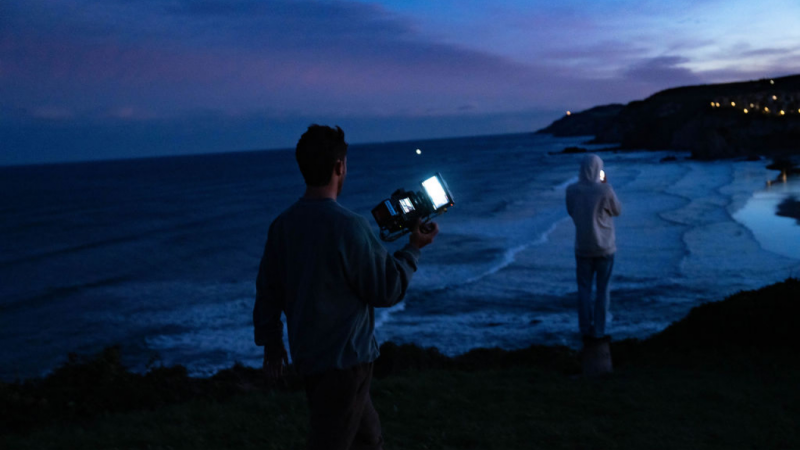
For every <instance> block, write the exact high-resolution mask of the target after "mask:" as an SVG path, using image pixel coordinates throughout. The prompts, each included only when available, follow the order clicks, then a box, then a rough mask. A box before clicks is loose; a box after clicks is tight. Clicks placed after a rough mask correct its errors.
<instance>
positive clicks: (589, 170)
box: [578, 153, 603, 182]
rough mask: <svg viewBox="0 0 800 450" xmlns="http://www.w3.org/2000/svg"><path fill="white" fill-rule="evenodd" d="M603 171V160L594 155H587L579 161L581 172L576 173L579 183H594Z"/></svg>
mask: <svg viewBox="0 0 800 450" xmlns="http://www.w3.org/2000/svg"><path fill="white" fill-rule="evenodd" d="M601 170H603V160H602V159H600V157H599V156H597V155H595V154H592V153H590V154H588V155H586V156H584V157H583V160H582V161H581V170H580V172H579V173H578V178H579V179H580V181H591V182H596V181H598V180H599V179H600V171H601Z"/></svg>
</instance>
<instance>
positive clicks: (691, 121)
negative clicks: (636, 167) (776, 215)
mask: <svg viewBox="0 0 800 450" xmlns="http://www.w3.org/2000/svg"><path fill="white" fill-rule="evenodd" d="M537 133H549V134H553V135H555V136H559V137H563V136H582V135H593V136H595V137H594V139H593V140H592V141H590V143H593V144H618V145H619V148H620V149H625V150H685V151H691V152H692V157H693V158H697V159H720V158H731V157H746V156H755V155H768V156H778V157H784V158H785V157H790V156H798V155H800V75H793V76H787V77H782V78H773V79H762V80H757V81H746V82H739V83H725V84H712V85H699V86H687V87H680V88H673V89H667V90H664V91H661V92H658V93H656V94H654V95H652V96H650V97H648V98H647V99H645V100H640V101H634V102H631V103H628V104H627V105H624V106H623V105H605V106H599V107H595V108H591V109H589V110H586V111H582V112H577V113H570V114H568V115H565V116H564V117H562V118H560V119H558V120H556V121H555V122H553V123H552V124H551V125H550V126H548V127H546V128H544V129H541V130H539V131H537Z"/></svg>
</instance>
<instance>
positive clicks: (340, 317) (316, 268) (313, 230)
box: [253, 199, 419, 374]
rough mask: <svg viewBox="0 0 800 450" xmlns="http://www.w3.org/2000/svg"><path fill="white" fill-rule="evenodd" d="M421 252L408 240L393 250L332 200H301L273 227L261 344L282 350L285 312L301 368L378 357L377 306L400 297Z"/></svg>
mask: <svg viewBox="0 0 800 450" xmlns="http://www.w3.org/2000/svg"><path fill="white" fill-rule="evenodd" d="M418 259H419V250H418V249H416V248H414V247H412V246H410V245H407V246H405V247H404V248H403V249H401V250H399V251H397V252H395V254H394V256H392V255H390V254H389V253H388V252H387V251H386V249H385V248H384V247H383V245H382V244H381V243H380V241H378V239H377V238H376V237H375V234H374V233H373V232H372V230H371V229H370V226H369V224H368V222H367V221H366V219H364V218H363V217H362V216H360V215H358V214H356V213H354V212H352V211H350V210H348V209H346V208H344V207H343V206H341V205H339V204H338V203H337V202H336V201H335V200H333V199H321V200H309V199H300V200H299V201H298V202H297V203H295V204H294V205H292V206H291V207H290V208H289V209H287V210H286V211H284V212H283V213H282V214H281V215H280V216H278V217H277V218H276V219H275V220H274V221H273V222H272V225H271V226H270V229H269V235H268V237H267V243H266V246H265V249H264V256H263V257H262V258H261V265H260V267H259V269H258V278H257V281H256V303H255V308H254V309H253V323H254V325H255V341H256V344H257V345H260V346H265V347H266V349H265V350H266V355H267V357H268V358H270V359H277V358H279V357H280V355H281V354H282V353H283V349H284V348H283V324H282V323H281V313H282V312H283V313H285V315H286V323H287V328H288V334H289V349H290V351H291V355H292V361H293V363H294V365H295V367H296V368H297V369H298V371H299V372H300V373H303V374H310V373H319V372H323V371H325V370H329V369H345V368H348V367H352V366H355V365H357V364H361V363H367V362H372V361H374V360H375V358H377V357H378V344H377V342H376V341H375V337H374V334H373V333H374V330H375V312H374V308H375V307H389V306H392V305H394V304H396V303H398V302H400V301H401V300H402V299H403V297H404V296H405V293H406V289H407V288H408V283H409V281H410V280H411V276H412V274H413V273H414V272H415V271H416V270H417V261H418Z"/></svg>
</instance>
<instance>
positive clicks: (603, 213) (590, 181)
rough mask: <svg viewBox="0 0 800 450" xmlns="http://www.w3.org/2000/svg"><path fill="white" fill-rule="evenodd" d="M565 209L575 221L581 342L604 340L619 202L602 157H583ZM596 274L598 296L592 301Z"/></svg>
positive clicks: (570, 188)
mask: <svg viewBox="0 0 800 450" xmlns="http://www.w3.org/2000/svg"><path fill="white" fill-rule="evenodd" d="M601 174H602V176H601ZM567 212H569V215H570V216H571V217H572V221H573V222H574V223H575V260H576V263H577V270H576V274H577V278H578V321H579V325H580V332H581V334H582V335H583V338H584V342H586V341H587V340H588V341H591V340H597V339H603V338H605V331H606V313H607V312H608V307H609V304H610V298H609V279H610V278H611V271H612V269H613V268H614V254H615V253H616V251H617V247H616V242H615V240H616V237H615V235H614V220H613V219H612V218H613V217H615V216H619V215H620V213H621V212H622V205H620V202H619V200H618V199H617V195H616V194H615V193H614V189H613V188H612V187H611V185H610V184H608V180H607V179H606V177H605V175H604V172H603V160H602V159H600V158H599V157H598V156H597V155H592V154H588V155H586V156H585V157H584V158H583V161H581V168H580V173H579V176H578V182H577V183H574V184H571V185H569V186H568V187H567ZM595 276H596V277H597V294H596V295H597V297H596V300H595V301H594V302H592V279H593V278H594V277H595Z"/></svg>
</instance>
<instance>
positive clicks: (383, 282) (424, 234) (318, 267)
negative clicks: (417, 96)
mask: <svg viewBox="0 0 800 450" xmlns="http://www.w3.org/2000/svg"><path fill="white" fill-rule="evenodd" d="M295 156H296V159H297V164H298V166H299V167H300V172H301V173H302V175H303V178H304V179H305V183H306V191H305V195H303V197H302V198H300V200H299V201H297V203H295V204H294V205H292V206H291V207H289V209H287V210H286V211H284V212H283V213H282V214H280V215H279V216H278V217H277V218H276V219H275V220H274V221H273V222H272V225H271V226H270V228H269V235H268V238H267V243H266V246H265V249H264V256H263V257H262V259H261V265H260V267H259V270H258V278H257V281H256V303H255V308H254V309H253V322H254V325H255V341H256V344H257V345H261V346H264V370H265V371H266V372H267V374H268V375H269V376H272V377H277V376H280V375H281V373H282V370H283V362H284V361H285V360H286V350H285V349H284V346H283V324H282V323H281V313H282V312H283V313H285V315H286V324H287V328H288V334H289V348H290V350H291V353H292V360H293V363H294V366H295V368H296V369H297V370H298V372H299V373H300V374H302V375H303V376H304V380H305V387H306V396H307V398H308V405H309V410H310V418H311V423H310V428H311V429H310V433H309V442H308V444H309V448H311V449H322V448H325V449H342V450H344V449H348V448H364V449H380V448H382V444H383V438H382V436H381V427H380V420H379V419H378V414H377V412H376V411H375V408H373V406H372V401H371V399H370V395H369V387H370V380H371V378H372V364H373V361H374V360H375V358H377V357H378V344H377V342H376V341H375V337H374V335H373V331H374V328H375V315H374V308H375V307H389V306H392V305H394V304H396V303H398V302H399V301H400V300H402V299H403V297H404V296H405V293H406V289H407V288H408V283H409V281H411V276H412V274H413V273H414V272H415V271H416V269H417V261H418V259H419V255H420V249H421V248H423V247H425V246H426V245H428V244H430V243H431V242H433V238H434V237H435V236H436V235H437V234H438V232H439V228H438V225H436V224H435V223H430V224H428V225H427V226H423V227H420V226H417V227H416V228H415V229H414V230H413V231H412V233H411V236H410V238H409V243H408V245H406V246H405V247H403V248H402V249H401V250H399V251H397V252H395V254H394V255H393V256H392V255H390V254H388V253H387V251H386V249H385V248H384V247H383V245H381V243H380V242H379V241H378V240H377V239H376V237H375V235H374V233H373V232H372V230H371V228H370V226H369V223H368V222H367V221H366V220H365V219H364V218H363V217H361V216H360V215H358V214H356V213H354V212H351V211H349V210H348V209H346V208H344V207H343V206H341V205H339V203H337V202H336V200H337V198H338V196H339V194H340V193H341V191H342V186H343V184H344V180H345V177H346V175H347V143H346V142H345V140H344V132H343V131H342V130H341V129H340V128H339V127H336V129H333V128H330V127H326V126H319V125H311V126H310V127H309V128H308V130H307V131H306V132H305V133H304V134H303V136H302V137H301V138H300V141H299V142H298V143H297V148H296V151H295Z"/></svg>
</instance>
